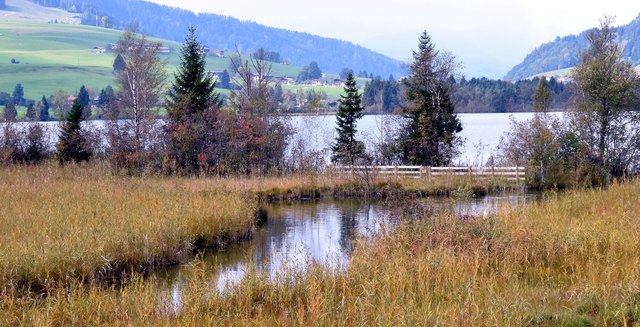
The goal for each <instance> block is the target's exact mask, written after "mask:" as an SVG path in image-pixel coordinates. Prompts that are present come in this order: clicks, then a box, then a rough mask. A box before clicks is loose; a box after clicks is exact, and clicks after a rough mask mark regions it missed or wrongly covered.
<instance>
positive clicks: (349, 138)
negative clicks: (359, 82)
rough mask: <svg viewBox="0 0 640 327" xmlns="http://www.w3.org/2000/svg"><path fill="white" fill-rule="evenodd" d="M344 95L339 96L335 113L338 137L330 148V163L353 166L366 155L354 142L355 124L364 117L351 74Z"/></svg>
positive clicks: (359, 142)
mask: <svg viewBox="0 0 640 327" xmlns="http://www.w3.org/2000/svg"><path fill="white" fill-rule="evenodd" d="M344 93H345V94H344V95H341V97H342V102H341V103H340V106H339V107H338V112H337V113H336V122H337V125H338V126H337V127H336V131H337V132H338V137H336V143H335V144H334V145H332V146H331V151H332V152H333V153H332V155H331V161H332V162H335V163H341V164H348V165H354V164H355V163H356V162H357V161H358V159H364V158H366V153H365V146H364V143H362V141H358V140H356V133H357V129H356V124H357V121H358V120H359V119H360V118H362V117H363V116H364V107H363V106H362V95H361V94H359V91H358V87H357V86H356V79H355V78H354V77H353V74H349V75H348V77H347V82H346V83H345V87H344Z"/></svg>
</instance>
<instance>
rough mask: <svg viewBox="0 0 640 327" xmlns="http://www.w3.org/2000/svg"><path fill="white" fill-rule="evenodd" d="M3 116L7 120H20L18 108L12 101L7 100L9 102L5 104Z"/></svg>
mask: <svg viewBox="0 0 640 327" xmlns="http://www.w3.org/2000/svg"><path fill="white" fill-rule="evenodd" d="M3 116H4V117H3V118H4V121H6V122H14V121H16V120H18V110H17V109H16V105H15V104H14V103H13V102H12V101H7V103H5V104H4V112H3Z"/></svg>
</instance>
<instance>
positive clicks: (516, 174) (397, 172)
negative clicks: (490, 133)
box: [333, 166, 526, 182]
mask: <svg viewBox="0 0 640 327" xmlns="http://www.w3.org/2000/svg"><path fill="white" fill-rule="evenodd" d="M333 169H334V170H336V171H337V172H341V173H357V172H365V171H366V172H368V173H373V174H381V175H394V176H396V177H399V176H410V177H416V178H427V179H430V178H432V177H438V176H476V177H503V178H505V179H507V180H512V181H517V182H522V181H524V180H525V178H526V173H525V167H520V166H513V167H425V166H334V167H333Z"/></svg>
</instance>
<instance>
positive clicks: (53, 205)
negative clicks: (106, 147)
mask: <svg viewBox="0 0 640 327" xmlns="http://www.w3.org/2000/svg"><path fill="white" fill-rule="evenodd" d="M0 199H1V201H2V203H3V204H2V205H1V206H0V226H2V228H0V285H1V286H2V288H0V291H1V293H0V296H10V295H15V294H17V293H24V292H25V291H26V292H36V293H42V292H46V291H48V290H49V289H50V288H51V287H52V286H63V285H67V284H69V283H71V282H72V281H83V282H85V283H92V282H100V281H103V280H107V279H115V281H118V280H119V279H120V278H121V276H120V275H122V274H128V273H131V272H144V271H146V270H149V269H151V268H154V267H157V266H160V265H166V264H174V263H178V262H180V261H181V260H182V259H184V258H186V257H187V256H188V255H189V254H190V253H191V252H192V251H193V250H194V249H195V248H198V247H210V246H211V247H218V246H224V245H225V243H227V242H230V241H234V240H235V239H238V238H243V237H246V236H248V235H249V234H250V233H251V230H252V226H253V214H254V211H255V206H256V204H255V202H254V201H253V200H251V198H250V197H248V196H245V195H243V194H241V193H239V192H233V191H225V190H219V189H218V188H217V186H216V184H215V181H208V182H206V183H203V182H199V183H198V187H194V185H193V183H192V180H190V179H184V178H167V179H163V178H145V179H142V178H129V177H118V176H113V175H111V174H110V173H108V172H107V171H106V170H103V169H101V168H100V167H97V166H91V167H80V166H71V167H59V166H57V165H45V166H41V167H11V168H2V169H0Z"/></svg>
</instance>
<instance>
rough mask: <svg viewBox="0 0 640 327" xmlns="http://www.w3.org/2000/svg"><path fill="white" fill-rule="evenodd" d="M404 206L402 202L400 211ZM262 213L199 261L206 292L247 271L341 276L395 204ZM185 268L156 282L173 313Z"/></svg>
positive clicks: (481, 201) (481, 202)
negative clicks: (247, 229) (357, 246)
mask: <svg viewBox="0 0 640 327" xmlns="http://www.w3.org/2000/svg"><path fill="white" fill-rule="evenodd" d="M540 198H541V195H540V194H527V193H509V194H499V195H491V196H485V197H480V198H468V199H462V200H453V199H451V198H441V197H436V198H425V199H418V200H416V201H420V202H421V203H422V204H426V205H428V206H431V207H433V208H434V210H438V211H448V212H453V213H456V214H458V215H474V216H482V215H489V214H493V213H495V212H497V211H498V210H508V209H509V208H511V207H513V206H517V205H521V204H525V203H528V202H532V201H538V200H540ZM406 205H407V204H406V202H403V206H405V207H406ZM265 210H266V212H267V216H268V219H267V221H266V223H265V224H264V225H262V226H260V227H258V228H257V230H256V232H255V235H254V238H253V240H251V241H249V242H246V243H242V244H239V245H235V246H232V247H231V248H229V249H227V250H225V251H221V252H215V253H210V254H207V255H204V256H203V257H202V258H200V259H199V260H202V262H203V263H204V264H205V265H207V266H209V267H212V268H215V269H210V271H215V273H213V274H212V275H210V276H208V278H211V282H210V283H209V284H210V285H211V287H212V289H211V291H212V292H222V293H224V292H225V290H227V289H228V288H229V287H233V285H235V284H236V283H237V282H239V281H240V280H241V279H242V278H243V277H244V276H245V275H246V274H247V272H248V270H249V269H257V271H258V272H260V273H264V274H265V275H266V276H268V277H269V278H275V277H276V276H277V275H278V274H281V273H282V272H291V271H294V272H296V271H304V270H305V269H306V268H307V267H309V265H311V264H314V263H317V264H321V265H323V266H325V267H328V268H333V269H338V270H344V269H346V267H347V266H348V264H349V258H350V256H351V253H352V251H353V245H354V240H355V239H356V238H357V237H363V236H364V237H370V236H374V237H375V235H376V234H377V233H380V232H381V231H386V230H390V229H392V228H393V226H394V225H395V223H396V220H395V219H396V217H397V216H398V210H399V209H398V208H397V204H396V205H394V204H392V203H385V202H367V201H365V200H358V199H355V200H348V201H333V200H323V201H318V202H315V201H310V202H301V203H293V204H272V205H269V206H267V207H265ZM190 267H191V265H190V264H186V265H184V266H183V267H182V268H178V269H175V270H173V271H171V272H169V273H167V274H166V275H164V276H163V278H162V279H160V283H161V285H159V288H160V289H162V290H166V291H165V292H164V294H165V301H166V300H167V298H166V297H167V295H169V297H170V300H169V301H170V302H171V303H173V304H174V305H175V306H178V307H179V303H180V297H181V292H182V289H183V288H184V286H183V285H185V283H186V282H187V281H186V277H185V276H186V275H188V274H189V272H188V270H189V269H190Z"/></svg>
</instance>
